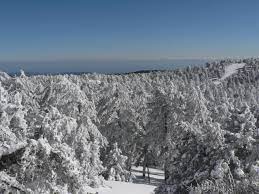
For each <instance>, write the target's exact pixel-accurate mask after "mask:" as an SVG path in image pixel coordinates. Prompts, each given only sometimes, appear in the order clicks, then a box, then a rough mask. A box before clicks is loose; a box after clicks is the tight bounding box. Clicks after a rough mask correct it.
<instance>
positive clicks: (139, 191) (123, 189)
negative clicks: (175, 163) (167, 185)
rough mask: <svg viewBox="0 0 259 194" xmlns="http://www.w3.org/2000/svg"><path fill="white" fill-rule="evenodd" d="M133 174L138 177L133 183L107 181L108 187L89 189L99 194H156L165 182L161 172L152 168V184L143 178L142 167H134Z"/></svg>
mask: <svg viewBox="0 0 259 194" xmlns="http://www.w3.org/2000/svg"><path fill="white" fill-rule="evenodd" d="M132 169H133V171H132V174H133V175H134V176H135V177H136V178H135V179H134V180H133V182H120V181H105V184H106V186H107V187H105V188H104V187H103V188H97V189H93V188H90V187H89V191H88V192H90V193H96V192H97V193H98V194H154V189H155V188H156V187H157V185H158V184H159V183H161V182H162V181H163V180H164V173H163V171H161V170H157V169H152V168H150V179H151V181H150V183H148V181H147V180H144V179H143V178H142V177H141V176H142V173H141V171H142V167H133V168H132Z"/></svg>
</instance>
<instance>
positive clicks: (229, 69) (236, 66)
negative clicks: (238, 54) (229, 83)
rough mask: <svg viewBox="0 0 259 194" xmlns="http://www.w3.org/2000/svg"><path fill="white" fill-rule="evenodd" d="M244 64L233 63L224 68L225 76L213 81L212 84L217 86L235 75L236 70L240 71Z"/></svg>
mask: <svg viewBox="0 0 259 194" xmlns="http://www.w3.org/2000/svg"><path fill="white" fill-rule="evenodd" d="M245 65H246V64H245V63H233V64H231V65H228V66H226V67H225V74H224V75H223V76H222V77H221V78H220V79H218V80H216V81H214V84H216V85H218V84H220V83H221V81H223V80H225V79H226V78H228V77H230V76H231V75H233V74H235V73H237V71H238V69H241V68H243V67H244V66H245Z"/></svg>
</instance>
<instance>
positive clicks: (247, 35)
mask: <svg viewBox="0 0 259 194" xmlns="http://www.w3.org/2000/svg"><path fill="white" fill-rule="evenodd" d="M258 8H259V2H258V1H256V0H249V1H243V0H235V1H234V0H228V1H225V0H218V1H208V0H197V1H191V0H163V1H155V0H142V1H137V0H131V1H129V0H110V1H105V0H95V1H94V0H74V1H70V0H54V1H53V0H52V1H51V0H45V1H33V0H25V1H19V0H11V1H2V2H1V6H0V24H1V30H0V43H1V44H0V70H4V71H7V72H16V71H18V69H21V68H22V69H25V70H26V71H30V72H66V71H73V72H80V71H84V72H127V71H137V70H143V69H156V68H168V67H169V65H170V64H173V65H176V66H177V65H178V66H181V65H186V64H200V63H203V62H204V61H206V60H208V59H211V58H225V57H230V58H231V57H233V58H236V57H256V56H259V55H258V51H259V23H258V21H257V20H258V18H259V12H258Z"/></svg>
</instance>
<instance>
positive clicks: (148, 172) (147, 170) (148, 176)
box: [147, 166, 150, 183]
mask: <svg viewBox="0 0 259 194" xmlns="http://www.w3.org/2000/svg"><path fill="white" fill-rule="evenodd" d="M147 175H148V176H147V177H148V182H149V183H150V173H149V167H148V166H147Z"/></svg>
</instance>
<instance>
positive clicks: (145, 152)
mask: <svg viewBox="0 0 259 194" xmlns="http://www.w3.org/2000/svg"><path fill="white" fill-rule="evenodd" d="M147 151H148V145H147V144H146V145H145V147H144V150H143V155H144V161H143V177H146V167H147Z"/></svg>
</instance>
